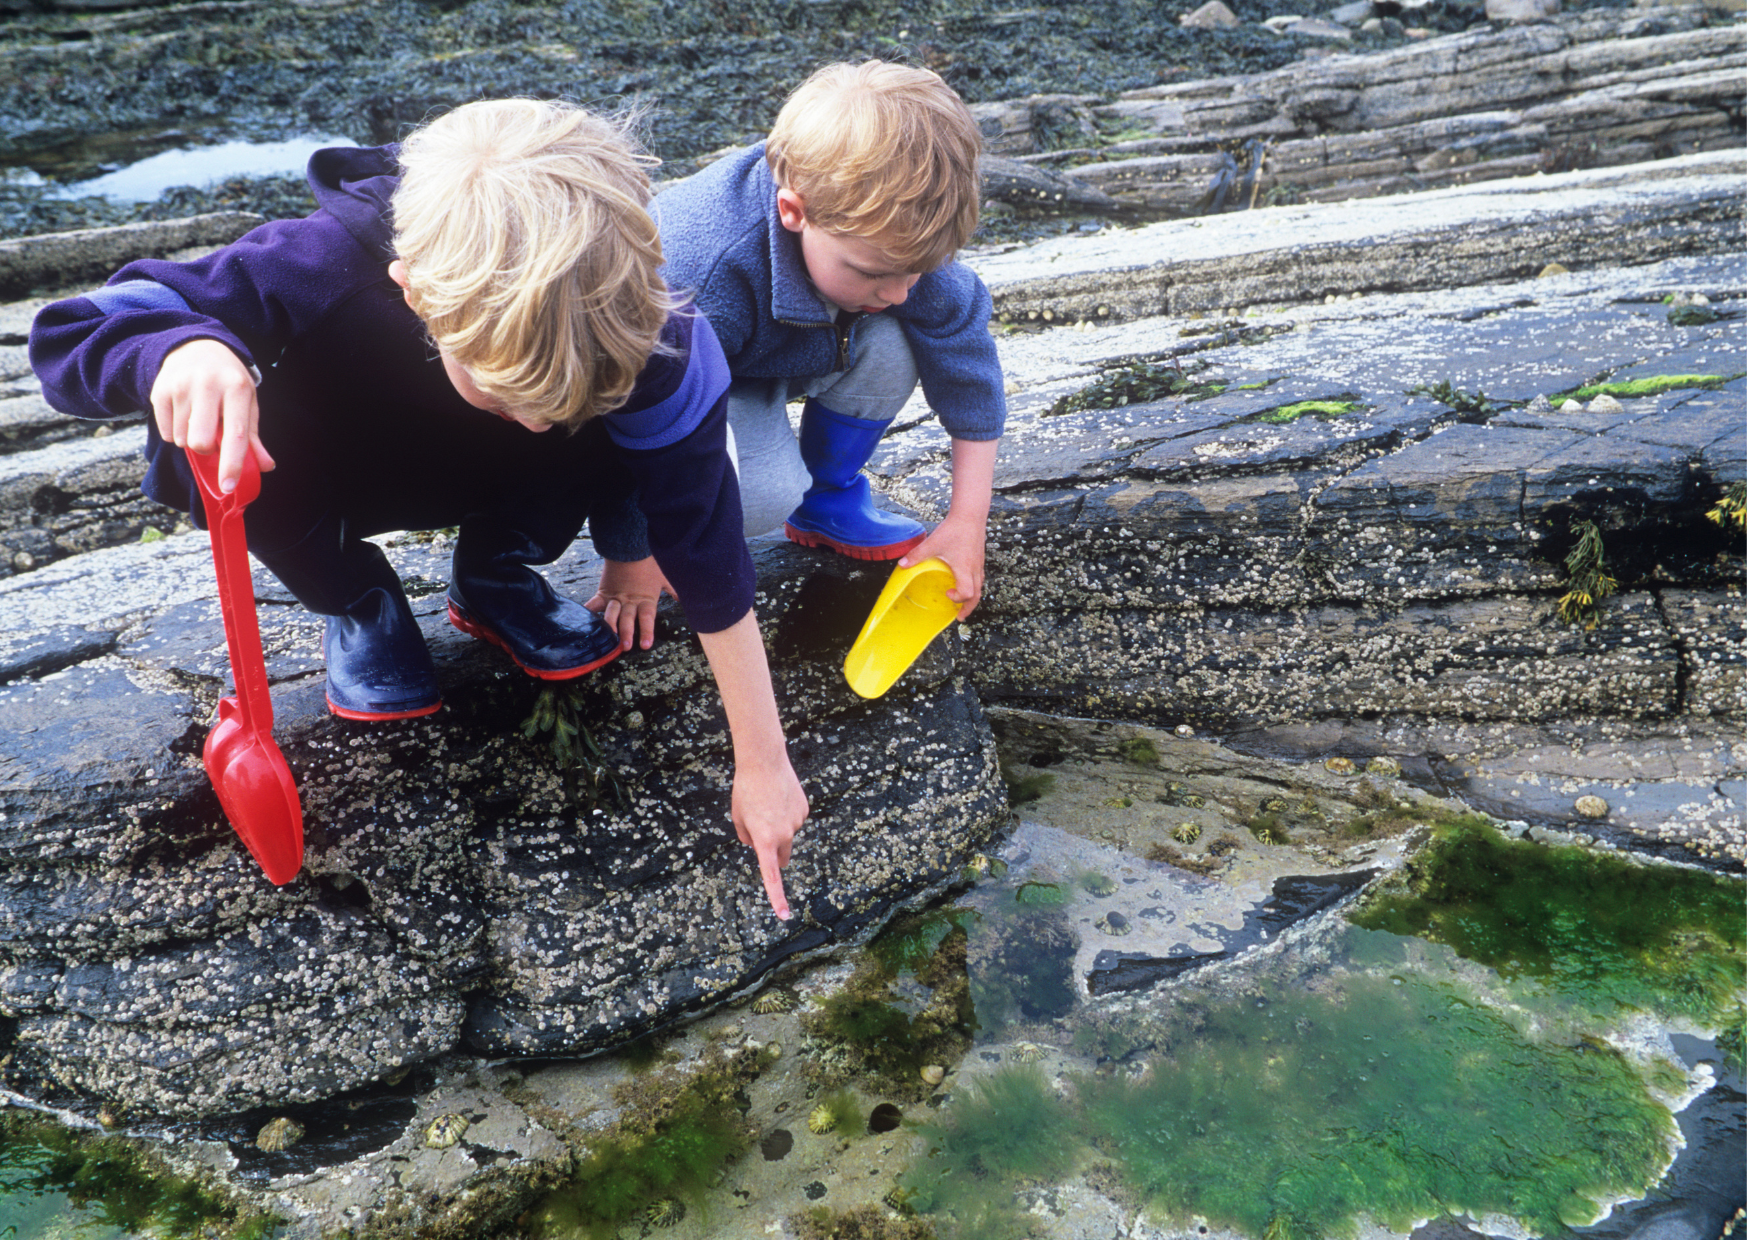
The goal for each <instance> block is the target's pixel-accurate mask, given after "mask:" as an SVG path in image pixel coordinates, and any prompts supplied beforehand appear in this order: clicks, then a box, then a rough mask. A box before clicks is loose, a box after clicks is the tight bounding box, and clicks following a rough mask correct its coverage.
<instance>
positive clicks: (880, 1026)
mask: <svg viewBox="0 0 1748 1240" xmlns="http://www.w3.org/2000/svg"><path fill="white" fill-rule="evenodd" d="M977 916H978V915H977V914H976V913H975V912H974V911H972V910H970V909H957V908H955V909H946V910H942V911H936V912H932V913H925V914H922V915H920V916H907V917H903V918H900V919H898V920H896V921H895V922H894V923H893V924H892V925H891V926H890V927H888V928H887V930H886V931H885V932H884V933H882V934H881V935H880V936H879V937H878V938H876V939H875V940H874V942H873V943H871V944H870V945H869V950H868V952H867V954H866V955H865V956H864V957H863V958H862V960H861V961H860V963H859V964H858V965H857V966H856V971H855V972H854V973H853V974H851V976H850V980H849V982H848V983H847V984H846V985H845V986H844V988H843V989H842V990H841V991H839V992H838V993H837V994H834V995H831V996H829V997H828V998H826V999H825V1000H824V1001H823V1002H822V1003H820V1004H819V1006H818V1008H817V1009H816V1010H815V1011H812V1012H809V1013H808V1014H807V1016H805V1017H804V1018H803V1021H802V1026H803V1028H805V1029H806V1031H807V1032H808V1033H809V1034H810V1035H812V1036H813V1037H815V1038H817V1039H819V1040H821V1041H823V1042H828V1043H832V1044H835V1045H837V1046H840V1047H842V1048H843V1050H844V1052H845V1054H846V1055H847V1057H848V1059H849V1062H850V1063H851V1064H852V1065H853V1066H854V1067H855V1069H857V1070H858V1071H860V1072H863V1073H866V1074H867V1075H869V1076H871V1077H873V1078H874V1083H875V1088H876V1089H877V1090H878V1091H879V1092H881V1093H883V1094H886V1095H889V1096H892V1097H898V1098H921V1097H923V1096H924V1095H926V1094H927V1093H928V1091H929V1089H930V1088H932V1087H931V1086H929V1085H927V1084H926V1083H925V1082H924V1081H923V1080H922V1078H921V1076H920V1073H921V1070H922V1069H923V1068H924V1067H925V1066H927V1065H929V1064H943V1065H947V1064H953V1063H957V1062H958V1061H959V1059H960V1058H961V1057H962V1056H963V1055H964V1054H965V1052H966V1051H967V1050H968V1049H970V1046H971V1035H972V1034H973V1033H974V1032H976V1029H977V1021H976V1018H975V1016H974V1015H973V1009H972V1004H971V991H970V980H969V978H968V976H967V974H966V966H965V961H966V944H967V932H968V930H969V929H970V928H971V927H973V926H975V925H976V924H977ZM901 979H902V980H911V979H914V982H915V984H916V985H917V986H921V987H923V988H925V989H926V990H927V991H928V992H929V993H928V998H927V1000H926V1002H922V1003H921V1006H920V1008H919V1007H918V1006H917V1003H915V1002H911V1001H909V999H908V996H906V997H901V996H900V995H899V994H898V993H896V990H895V987H896V986H897V985H898V983H899V982H900V981H901ZM911 1009H915V1010H911Z"/></svg>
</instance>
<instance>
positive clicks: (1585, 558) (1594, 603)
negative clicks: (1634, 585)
mask: <svg viewBox="0 0 1748 1240" xmlns="http://www.w3.org/2000/svg"><path fill="white" fill-rule="evenodd" d="M1572 534H1573V536H1574V537H1575V538H1576V539H1577V542H1575V543H1574V544H1573V545H1572V550H1570V551H1568V552H1567V553H1566V593H1564V594H1562V595H1561V596H1560V601H1559V603H1558V605H1557V606H1558V609H1559V615H1560V619H1562V620H1564V621H1565V622H1566V623H1567V624H1581V625H1583V626H1584V627H1585V628H1586V629H1594V628H1595V627H1596V622H1597V620H1598V619H1600V618H1601V615H1602V613H1601V603H1602V600H1603V599H1605V598H1607V597H1608V596H1609V595H1611V594H1613V593H1614V592H1615V591H1616V590H1617V589H1619V588H1620V582H1618V581H1616V580H1615V579H1614V578H1613V577H1611V576H1609V574H1608V570H1607V568H1606V566H1605V565H1604V564H1603V562H1602V558H1603V549H1602V533H1601V531H1599V530H1598V529H1597V528H1596V522H1594V521H1574V522H1573V523H1572Z"/></svg>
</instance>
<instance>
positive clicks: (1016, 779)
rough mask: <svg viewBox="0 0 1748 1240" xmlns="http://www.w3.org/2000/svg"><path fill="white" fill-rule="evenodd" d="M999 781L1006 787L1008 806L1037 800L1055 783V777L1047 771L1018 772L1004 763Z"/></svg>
mask: <svg viewBox="0 0 1748 1240" xmlns="http://www.w3.org/2000/svg"><path fill="white" fill-rule="evenodd" d="M1001 779H1002V782H1003V783H1004V784H1006V785H1007V789H1008V804H1009V805H1024V804H1025V803H1026V802H1028V801H1036V800H1039V799H1041V798H1042V797H1043V796H1044V794H1045V793H1047V792H1049V791H1050V787H1051V785H1052V784H1054V783H1055V782H1056V776H1054V775H1052V774H1051V773H1050V772H1049V771H1020V770H1016V769H1015V768H1013V767H1011V766H1009V765H1008V764H1007V763H1005V762H1004V763H1002V766H1001Z"/></svg>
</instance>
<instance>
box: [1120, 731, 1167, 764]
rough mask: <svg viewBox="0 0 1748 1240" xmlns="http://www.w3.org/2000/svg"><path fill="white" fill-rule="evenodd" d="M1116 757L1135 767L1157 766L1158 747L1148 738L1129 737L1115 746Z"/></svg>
mask: <svg viewBox="0 0 1748 1240" xmlns="http://www.w3.org/2000/svg"><path fill="white" fill-rule="evenodd" d="M1117 756H1118V757H1120V758H1122V759H1123V761H1125V762H1128V763H1132V764H1133V765H1135V766H1158V765H1159V746H1157V745H1155V744H1154V743H1153V741H1152V739H1151V738H1149V737H1145V736H1131V737H1130V738H1129V739H1128V740H1126V741H1124V742H1123V743H1122V744H1120V745H1118V746H1117Z"/></svg>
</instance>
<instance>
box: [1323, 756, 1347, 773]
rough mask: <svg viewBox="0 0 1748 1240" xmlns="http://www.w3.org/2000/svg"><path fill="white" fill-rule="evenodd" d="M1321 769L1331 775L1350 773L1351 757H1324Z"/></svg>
mask: <svg viewBox="0 0 1748 1240" xmlns="http://www.w3.org/2000/svg"><path fill="white" fill-rule="evenodd" d="M1323 769H1324V770H1326V771H1328V772H1329V773H1330V774H1331V775H1352V774H1353V773H1354V765H1353V759H1351V758H1326V759H1324V761H1323Z"/></svg>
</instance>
